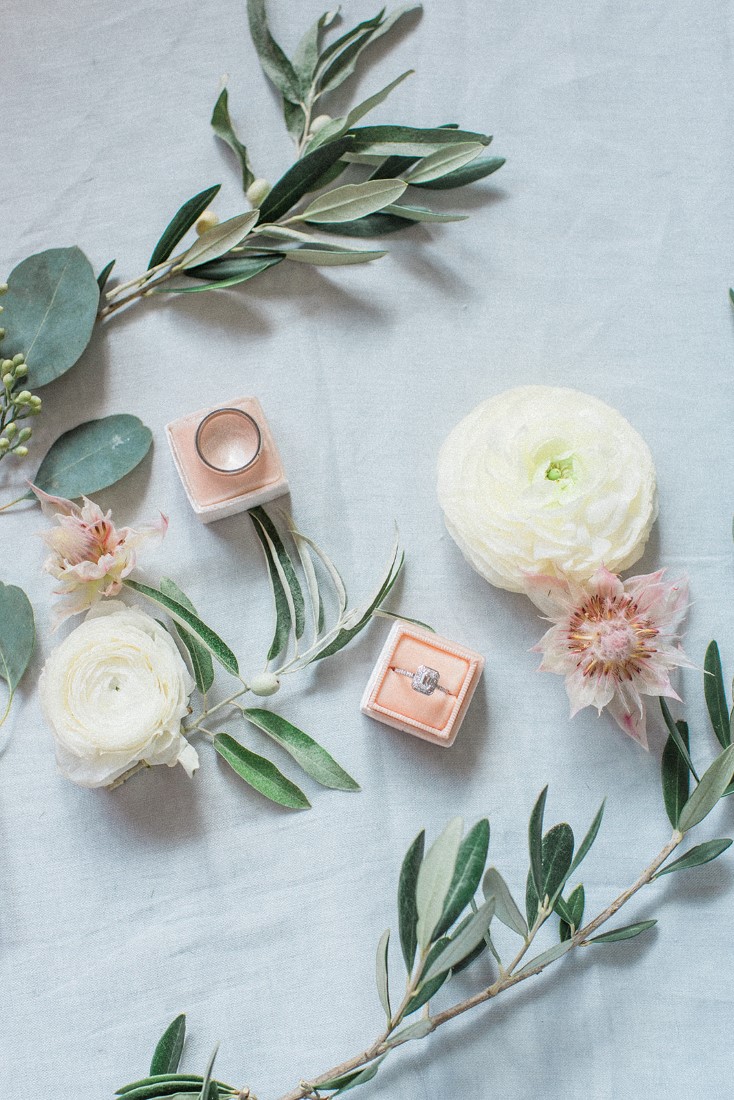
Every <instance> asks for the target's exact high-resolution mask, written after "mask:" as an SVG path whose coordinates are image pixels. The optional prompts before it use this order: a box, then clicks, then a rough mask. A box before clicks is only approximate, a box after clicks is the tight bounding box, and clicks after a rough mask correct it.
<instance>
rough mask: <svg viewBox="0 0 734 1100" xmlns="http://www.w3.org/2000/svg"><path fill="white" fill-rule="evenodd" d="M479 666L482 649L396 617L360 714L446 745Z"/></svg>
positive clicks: (478, 674)
mask: <svg viewBox="0 0 734 1100" xmlns="http://www.w3.org/2000/svg"><path fill="white" fill-rule="evenodd" d="M483 669H484V658H483V657H482V656H481V654H479V653H475V652H474V651H473V650H471V649H466V648H465V647H464V646H460V645H456V644H455V643H454V642H450V641H448V640H447V639H446V638H442V637H441V636H440V635H438V634H433V633H431V631H430V630H424V629H422V628H421V627H417V626H413V625H412V624H411V623H407V622H404V621H402V620H399V621H398V622H396V623H395V625H394V626H393V628H392V630H391V631H390V633H389V634H388V637H387V641H386V642H385V645H384V647H383V650H382V653H381V654H380V657H379V660H378V661H377V664H376V665H375V668H374V670H373V672H372V675H371V676H370V679H369V683H368V684H367V688H366V690H365V693H364V695H363V696H362V705H361V710H362V713H363V714H367V715H369V717H370V718H376V719H377V721H378V722H384V723H385V725H387V726H394V727H395V729H399V730H403V731H404V732H405V733H412V734H414V736H415V737H422V738H423V740H424V741H432V742H433V743H434V744H435V745H443V746H445V747H448V746H449V745H453V743H454V741H455V740H456V735H457V733H458V732H459V728H460V726H461V723H462V722H463V720H464V716H465V714H466V712H467V710H468V707H469V703H470V702H471V698H472V696H473V694H474V691H475V689H476V686H477V684H478V683H479V679H480V677H481V675H482V670H483Z"/></svg>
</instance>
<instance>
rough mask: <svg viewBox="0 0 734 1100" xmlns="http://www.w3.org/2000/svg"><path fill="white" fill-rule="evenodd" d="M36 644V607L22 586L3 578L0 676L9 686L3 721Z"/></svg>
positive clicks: (1, 719)
mask: <svg viewBox="0 0 734 1100" xmlns="http://www.w3.org/2000/svg"><path fill="white" fill-rule="evenodd" d="M35 645H36V628H35V625H34V622H33V608H32V607H31V603H30V600H29V599H28V597H27V596H26V594H25V592H24V591H23V589H22V588H18V587H16V585H13V584H3V583H2V582H1V581H0V679H2V680H4V681H5V683H6V684H7V685H8V701H7V704H6V707H5V710H4V712H3V713H2V714H0V726H1V725H2V724H3V722H4V721H5V719H6V718H7V716H8V714H9V713H10V708H11V706H12V704H13V697H14V695H15V689H16V688H17V686H18V684H19V683H20V681H21V678H22V676H23V673H24V672H25V670H26V669H27V667H28V664H29V662H30V659H31V657H32V656H33V650H34V648H35Z"/></svg>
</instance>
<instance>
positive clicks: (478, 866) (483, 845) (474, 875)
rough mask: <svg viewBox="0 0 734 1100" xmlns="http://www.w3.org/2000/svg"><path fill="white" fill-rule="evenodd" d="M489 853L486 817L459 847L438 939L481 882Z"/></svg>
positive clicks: (459, 913)
mask: <svg viewBox="0 0 734 1100" xmlns="http://www.w3.org/2000/svg"><path fill="white" fill-rule="evenodd" d="M488 849H489V822H488V821H487V819H486V817H485V818H482V819H481V820H480V821H478V822H477V823H476V825H474V827H473V828H472V829H470V830H469V832H468V833H467V834H466V836H465V837H464V839H463V840H462V842H461V844H460V845H459V854H458V856H457V858H456V867H455V868H454V876H453V878H452V880H451V885H450V886H449V890H448V893H447V895H446V899H445V901H444V908H443V913H442V915H441V919H440V920H439V922H438V924H437V926H436V928H435V929H434V933H433V934H434V936H442V935H443V934H444V933H445V932H447V931H448V930H449V928H451V926H452V925H453V924H454V922H455V921H456V920H458V918H459V917H460V916H461V914H462V913H463V911H464V909H465V908H466V906H467V905H468V904H469V902H470V901H471V900H472V898H473V897H474V895H475V894H476V892H477V890H478V889H479V884H480V882H481V881H482V875H483V873H484V866H485V864H486V862H487V851H488Z"/></svg>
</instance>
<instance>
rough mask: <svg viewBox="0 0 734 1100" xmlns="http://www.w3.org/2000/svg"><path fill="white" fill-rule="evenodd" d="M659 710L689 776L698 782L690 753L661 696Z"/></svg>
mask: <svg viewBox="0 0 734 1100" xmlns="http://www.w3.org/2000/svg"><path fill="white" fill-rule="evenodd" d="M660 709H661V711H662V712H663V718H664V719H665V725H666V726H667V727H668V732H669V733H670V736H671V737H672V738H673V741H674V742H675V744H676V746H677V748H678V752H679V753H680V754H681V756H682V757H683V759H684V760H685V762H686V764H687V766H688V768H689V770H690V772H691V775H692V776H693V778H694V779H695V780H696V781H697V782H698V773H697V772H696V769H695V768H694V766H693V761H692V760H691V756H690V753H689V752H688V749H687V747H686V745H685V743H684V741H683V739H682V737H681V734H680V730H679V729H678V726H677V725H676V723H675V722H674V721H673V715H672V714H671V713H670V707H669V706H668V704H667V703H666V702H665V699H663V697H662V696H661V697H660Z"/></svg>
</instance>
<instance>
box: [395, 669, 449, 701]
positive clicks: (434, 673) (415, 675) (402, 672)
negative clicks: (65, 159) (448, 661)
mask: <svg viewBox="0 0 734 1100" xmlns="http://www.w3.org/2000/svg"><path fill="white" fill-rule="evenodd" d="M393 672H396V673H397V674H398V676H408V677H409V678H410V681H411V684H410V686H411V687H412V688H413V691H417V692H418V693H419V694H420V695H433V693H434V691H440V692H443V694H444V695H450V694H451V692H450V691H449V690H448V688H445V687H441V685H440V684H439V682H438V681H439V680H440V678H441V674H440V673H439V672H438V670H437V669H435V668H430V667H429V666H428V665H420V666H419V667H418V668H417V669H416V670H415V672H411V671H410V670H409V669H407V668H394V669H393Z"/></svg>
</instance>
